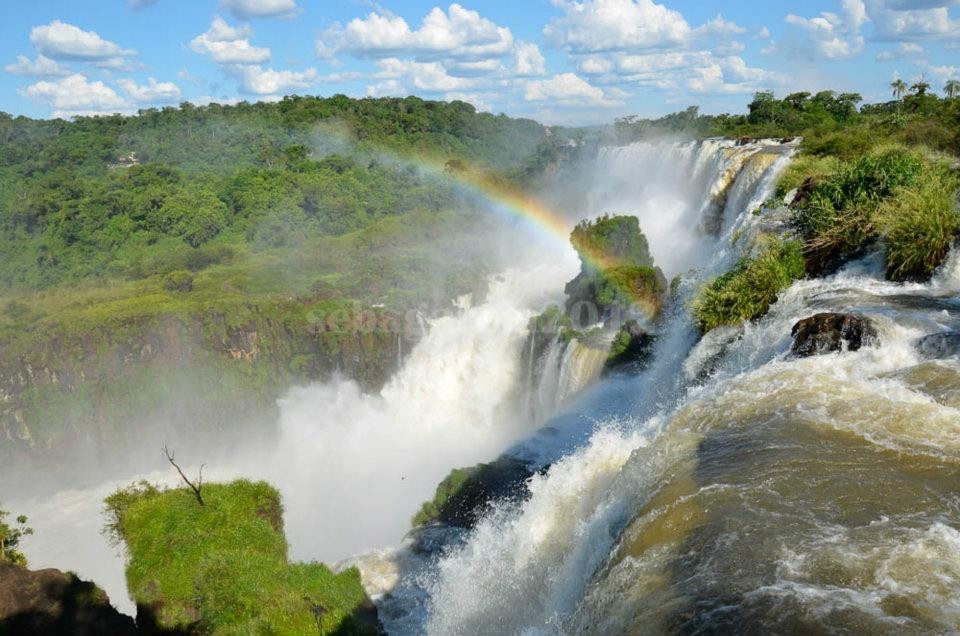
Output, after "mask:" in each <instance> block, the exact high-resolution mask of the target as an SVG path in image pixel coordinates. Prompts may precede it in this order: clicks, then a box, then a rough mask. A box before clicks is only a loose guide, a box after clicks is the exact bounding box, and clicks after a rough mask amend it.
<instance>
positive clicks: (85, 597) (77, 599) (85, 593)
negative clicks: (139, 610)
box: [0, 561, 140, 636]
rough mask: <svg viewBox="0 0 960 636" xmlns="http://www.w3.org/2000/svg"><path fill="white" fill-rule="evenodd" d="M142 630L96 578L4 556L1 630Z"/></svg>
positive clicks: (57, 633) (61, 635)
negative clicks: (29, 565)
mask: <svg viewBox="0 0 960 636" xmlns="http://www.w3.org/2000/svg"><path fill="white" fill-rule="evenodd" d="M138 633H140V632H139V631H138V630H137V628H136V626H135V625H134V622H133V619H132V618H130V617H129V616H124V615H123V614H121V613H120V612H118V611H117V610H116V609H114V608H113V607H112V606H111V605H110V599H108V598H107V595H106V594H105V593H104V592H103V590H101V589H100V588H98V587H97V586H96V585H94V584H93V583H89V582H87V581H82V580H80V579H78V578H77V577H76V576H75V575H73V574H70V573H66V574H65V573H63V572H61V571H60V570H53V569H48V570H36V571H32V570H28V569H26V568H22V567H19V566H16V565H13V564H11V563H6V562H4V561H0V634H4V635H6V634H10V635H11V636H13V635H15V634H32V635H37V636H46V635H50V636H72V635H75V636H81V635H82V636H87V635H89V636H96V635H99V634H111V635H116V636H124V635H126V634H138Z"/></svg>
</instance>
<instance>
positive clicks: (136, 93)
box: [117, 77, 182, 103]
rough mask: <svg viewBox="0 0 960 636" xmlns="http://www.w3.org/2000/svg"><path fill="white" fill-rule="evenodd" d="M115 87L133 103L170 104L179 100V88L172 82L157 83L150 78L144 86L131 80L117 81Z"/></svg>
mask: <svg viewBox="0 0 960 636" xmlns="http://www.w3.org/2000/svg"><path fill="white" fill-rule="evenodd" d="M117 85H118V86H120V88H122V89H123V91H124V92H125V93H126V94H127V95H128V96H129V97H130V99H132V100H133V101H135V102H140V103H151V102H161V103H170V102H176V101H177V100H179V99H180V97H181V95H182V93H181V92H180V87H179V86H177V85H176V84H174V83H173V82H158V81H157V80H156V79H154V78H152V77H148V78H147V83H146V85H144V86H141V85H138V84H137V83H136V82H135V81H133V80H131V79H121V80H117Z"/></svg>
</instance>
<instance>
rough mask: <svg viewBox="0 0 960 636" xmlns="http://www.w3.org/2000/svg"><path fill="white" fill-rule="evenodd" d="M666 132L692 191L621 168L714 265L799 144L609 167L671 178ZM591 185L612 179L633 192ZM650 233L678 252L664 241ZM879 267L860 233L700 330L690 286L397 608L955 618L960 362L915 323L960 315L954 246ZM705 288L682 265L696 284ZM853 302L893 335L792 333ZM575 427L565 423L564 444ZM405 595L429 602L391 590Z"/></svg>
mask: <svg viewBox="0 0 960 636" xmlns="http://www.w3.org/2000/svg"><path fill="white" fill-rule="evenodd" d="M654 153H662V154H664V156H675V157H679V158H680V160H681V161H685V162H687V165H688V168H689V169H688V171H687V173H686V178H687V179H688V180H689V183H690V184H691V185H690V189H691V190H693V191H695V192H697V193H699V194H697V195H691V194H690V193H689V192H681V193H679V194H676V195H675V196H674V195H670V194H669V193H668V192H665V191H664V184H663V183H658V184H654V185H649V184H642V185H635V186H634V185H631V184H630V183H629V182H628V181H623V182H618V183H621V184H622V185H623V186H624V188H627V189H631V188H632V189H633V190H634V191H635V192H638V193H645V195H648V196H650V197H654V198H659V199H660V200H672V201H674V202H677V204H676V206H675V207H674V208H672V209H673V210H674V211H676V212H678V213H679V214H681V215H683V217H684V224H685V225H686V226H687V227H698V228H699V230H700V232H701V234H700V235H699V236H697V235H696V234H693V235H690V234H689V233H688V236H687V237H686V238H684V239H678V238H676V237H674V238H673V239H671V241H672V243H671V245H670V248H669V249H677V250H680V249H681V248H683V249H684V250H685V251H678V252H677V253H676V254H673V255H672V261H671V262H672V263H673V266H674V267H684V266H688V265H690V266H693V265H696V266H699V267H701V268H702V273H701V277H706V276H709V275H711V273H713V272H718V271H722V270H724V269H726V268H727V267H729V265H730V264H731V262H732V259H733V258H734V257H735V256H736V255H737V249H736V248H735V247H733V246H732V245H731V243H733V242H734V238H735V237H737V236H742V235H743V234H745V233H746V234H751V233H753V232H755V231H757V230H758V227H759V224H760V223H761V221H759V220H758V219H757V217H756V216H755V215H753V214H752V211H753V210H754V209H755V208H756V207H757V206H759V205H760V204H761V203H762V202H763V201H765V200H766V199H767V198H769V196H770V193H771V192H772V186H773V183H774V180H775V176H776V174H777V173H778V172H779V170H780V169H781V168H782V167H783V166H784V165H785V164H786V162H787V161H789V155H790V149H789V148H784V147H780V146H777V145H775V144H751V145H749V146H747V147H744V146H734V145H733V144H731V143H729V142H719V141H718V142H709V143H708V142H704V143H702V144H699V145H677V146H673V147H670V146H666V145H663V144H635V145H634V146H633V147H627V148H617V149H610V150H608V151H606V152H605V153H601V156H600V158H599V159H598V161H599V162H600V163H601V164H603V170H605V171H609V172H610V174H611V175H612V177H613V178H614V179H617V178H619V177H621V176H623V175H627V174H629V173H631V172H635V173H638V174H640V173H646V172H647V170H648V169H650V174H651V178H653V179H657V178H660V176H664V175H660V174H659V173H657V172H656V170H654V169H652V168H650V166H649V163H648V159H649V157H650V155H651V154H654ZM630 164H633V165H632V166H631V165H630ZM731 165H738V166H739V167H737V168H736V169H734V170H733V171H732V172H731V170H730V166H731ZM618 175H619V176H618ZM665 177H666V178H668V179H669V178H671V177H670V175H665ZM638 181H639V179H638ZM679 181H682V179H679V178H678V179H675V182H679ZM598 187H599V188H601V191H600V192H599V193H598V194H597V195H596V196H597V197H598V198H599V199H603V200H606V201H615V200H617V199H620V198H623V197H624V196H625V195H624V193H623V192H622V191H620V192H614V193H612V192H611V191H610V190H609V184H608V182H601V183H600V184H599V186H598ZM696 196H700V197H701V200H700V201H695V200H694V199H695V198H696ZM641 209H642V210H645V211H644V215H643V216H641V227H643V229H644V231H648V227H647V226H645V225H644V219H645V218H647V219H650V220H653V221H655V223H659V224H660V225H662V226H671V223H672V220H670V219H657V218H656V215H655V214H654V213H653V212H652V211H651V208H649V207H647V208H643V206H641ZM704 215H706V217H705V216H704ZM710 219H713V221H712V222H711V221H710ZM649 235H650V234H648V236H649ZM736 242H737V243H739V241H736ZM704 245H706V246H708V247H709V248H710V249H706V250H703V249H700V248H702V247H703V246H704ZM651 247H652V248H653V249H654V253H655V254H656V250H657V249H659V250H663V249H664V247H663V245H662V244H661V245H660V246H659V247H658V246H657V242H656V240H655V239H652V240H651ZM657 258H658V260H659V258H660V257H657ZM882 276H883V271H882V262H881V261H879V260H878V259H877V258H876V255H874V254H868V255H867V256H866V257H864V259H862V260H861V261H858V262H854V263H851V264H849V265H848V266H847V267H845V268H844V269H843V270H841V271H840V272H838V273H836V274H835V275H833V276H830V277H828V278H825V279H817V280H802V281H797V282H795V283H794V284H793V285H792V286H790V287H789V288H788V289H787V290H785V291H784V292H782V293H781V294H780V295H779V298H778V300H777V302H776V303H774V305H773V306H772V307H771V309H770V311H769V313H768V314H767V315H766V316H764V317H763V318H762V319H760V320H758V321H756V322H752V323H747V324H744V325H741V326H739V327H730V328H724V329H718V330H715V331H713V332H711V333H709V334H708V335H707V336H705V337H704V338H702V339H699V341H698V338H697V335H696V333H695V331H694V330H693V329H692V326H691V325H690V321H689V318H688V317H687V315H686V311H684V310H683V309H682V308H679V309H678V308H676V307H675V308H674V310H673V313H672V314H670V315H669V316H668V317H667V318H666V319H665V322H668V323H669V329H667V330H666V331H665V332H664V333H663V334H661V336H660V338H659V339H658V341H657V345H656V353H655V361H654V366H653V368H651V369H650V370H649V371H647V372H645V373H644V374H641V375H640V376H638V377H636V378H632V379H624V378H610V379H608V380H605V381H601V382H600V383H599V384H597V385H595V386H594V387H593V388H592V389H590V390H589V391H588V392H587V393H586V394H584V395H583V396H582V397H581V398H580V399H579V400H577V401H576V403H575V404H573V405H572V406H571V408H570V409H569V411H568V412H567V413H565V414H563V415H561V416H559V417H557V418H556V419H554V420H553V421H551V422H550V426H549V427H548V429H545V432H543V433H541V434H538V435H536V436H533V437H532V438H530V439H529V440H527V441H525V442H523V443H521V444H519V445H517V446H516V447H515V448H514V449H513V450H512V451H511V452H512V453H513V454H515V455H516V456H517V457H523V458H527V459H530V460H531V461H535V462H538V463H539V464H540V465H542V466H545V467H547V466H548V468H547V469H546V470H545V471H544V472H542V473H538V474H535V475H534V476H533V477H532V478H531V479H530V480H529V491H530V495H529V497H528V498H527V499H526V500H525V501H523V502H521V503H517V502H502V503H501V504H499V505H497V506H495V507H494V508H493V510H492V511H491V512H490V513H489V514H488V515H487V516H486V517H484V518H483V519H482V520H481V521H480V523H479V524H478V525H477V526H476V527H475V528H474V529H473V530H471V531H470V532H469V533H468V534H467V535H466V536H465V537H462V538H459V539H458V540H457V541H455V542H453V543H451V544H450V545H449V547H448V549H447V550H446V551H443V552H441V553H440V554H438V555H437V556H436V557H433V559H432V560H431V561H429V562H427V563H421V564H419V565H418V566H417V567H415V568H412V570H413V571H416V572H417V575H416V579H415V580H414V579H409V578H408V579H405V578H404V577H403V576H402V573H401V576H400V577H399V579H398V582H397V584H396V586H395V587H394V588H393V594H394V595H395V596H394V597H393V598H392V599H391V600H390V601H389V602H385V603H384V606H385V607H387V608H388V609H389V610H390V614H389V618H388V629H390V630H391V631H393V632H395V633H428V634H444V635H446V634H525V635H535V634H558V633H559V634H584V633H590V634H594V633H602V634H633V633H678V632H682V633H687V632H689V633H742V632H755V631H757V630H758V628H760V627H761V626H762V629H763V631H769V632H771V633H824V632H831V633H832V632H837V633H858V632H869V633H949V632H953V631H955V630H956V627H957V625H958V620H960V593H958V592H957V590H960V556H958V555H960V531H958V528H960V508H958V507H957V505H956V493H957V492H960V362H958V360H957V357H956V356H953V357H952V358H947V359H943V360H928V359H924V358H923V357H921V355H920V354H919V353H918V351H917V349H916V347H915V346H914V343H915V342H916V340H917V338H919V337H921V336H923V335H925V334H930V333H936V332H942V331H944V330H958V329H960V302H958V300H957V299H956V290H957V289H958V288H960V253H958V251H957V250H955V251H954V252H953V253H952V254H951V256H950V258H949V259H948V261H947V262H946V263H945V264H944V265H943V266H942V268H941V270H940V271H939V272H938V274H937V275H936V276H935V277H934V278H933V279H932V280H931V281H930V282H929V283H926V284H915V283H906V284H897V283H891V282H887V281H885V280H883V278H882ZM695 285H696V281H695V280H690V281H687V282H685V283H684V285H682V286H681V289H680V291H679V295H680V297H681V301H680V303H681V304H682V302H683V298H685V297H687V296H688V295H689V294H690V293H691V291H692V289H693V288H694V287H695ZM851 310H853V311H857V312H860V313H862V314H864V315H866V316H868V318H869V319H870V320H872V321H873V324H874V325H875V327H876V329H877V331H878V333H879V340H880V344H879V346H874V347H864V348H863V349H860V350H859V351H856V352H845V353H843V354H831V355H822V356H814V357H811V358H804V359H796V358H794V357H792V356H791V355H790V354H789V349H790V343H791V327H792V325H793V324H794V323H795V322H796V321H797V320H799V319H801V318H804V317H807V316H809V315H811V314H814V313H817V312H820V311H851ZM563 436H566V437H567V438H568V440H569V442H568V443H566V444H563V443H558V442H557V441H556V438H558V437H563ZM551 444H552V446H551ZM548 446H550V448H551V449H550V450H549V451H546V452H544V451H543V448H544V447H548ZM402 549H403V548H402V547H401V552H402ZM418 568H419V569H418ZM405 594H407V595H409V598H411V599H412V598H416V599H417V602H416V603H412V602H409V601H408V602H406V603H404V602H403V600H402V598H398V597H402V596H403V595H405Z"/></svg>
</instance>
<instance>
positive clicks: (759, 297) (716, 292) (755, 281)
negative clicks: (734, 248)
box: [693, 237, 804, 332]
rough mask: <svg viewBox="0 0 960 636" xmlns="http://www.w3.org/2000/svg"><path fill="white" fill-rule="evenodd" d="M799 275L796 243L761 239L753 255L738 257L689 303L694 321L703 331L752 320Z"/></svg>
mask: <svg viewBox="0 0 960 636" xmlns="http://www.w3.org/2000/svg"><path fill="white" fill-rule="evenodd" d="M803 276H804V261H803V252H802V250H801V247H800V244H799V242H797V241H793V240H781V239H778V238H774V237H765V238H763V239H762V240H761V241H760V245H759V248H758V253H757V255H756V256H749V255H748V256H744V257H742V258H741V259H740V260H739V261H738V262H737V264H736V265H735V266H734V267H733V269H731V270H730V271H729V272H727V273H726V274H723V275H722V276H719V277H717V278H715V279H713V280H712V281H710V282H709V283H707V284H706V285H705V286H704V287H703V289H701V290H700V293H699V294H698V295H697V297H696V298H695V299H694V301H693V315H694V319H695V320H696V322H697V324H698V325H699V327H700V329H701V330H702V331H703V332H707V331H710V330H711V329H716V328H717V327H721V326H724V325H736V324H739V323H741V322H743V321H745V320H755V319H757V318H759V317H761V316H763V315H764V314H766V313H767V310H768V309H769V308H770V305H771V304H773V303H774V302H775V301H776V300H777V296H778V294H779V293H780V292H781V290H783V289H784V288H785V287H787V286H789V285H790V284H791V283H792V282H793V281H795V280H798V279H800V278H803Z"/></svg>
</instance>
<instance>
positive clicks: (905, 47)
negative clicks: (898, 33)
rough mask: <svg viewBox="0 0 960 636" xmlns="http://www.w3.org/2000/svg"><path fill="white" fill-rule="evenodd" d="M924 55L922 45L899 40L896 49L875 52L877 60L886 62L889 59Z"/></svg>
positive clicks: (914, 57) (912, 57) (913, 57)
mask: <svg viewBox="0 0 960 636" xmlns="http://www.w3.org/2000/svg"><path fill="white" fill-rule="evenodd" d="M923 56H924V51H923V47H922V46H920V45H919V44H914V43H913V42H901V43H900V44H899V45H898V46H897V48H896V49H894V50H892V51H881V52H880V53H878V54H877V61H878V62H888V61H890V60H903V59H919V58H922V57H923Z"/></svg>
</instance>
